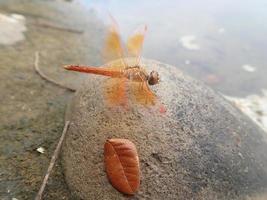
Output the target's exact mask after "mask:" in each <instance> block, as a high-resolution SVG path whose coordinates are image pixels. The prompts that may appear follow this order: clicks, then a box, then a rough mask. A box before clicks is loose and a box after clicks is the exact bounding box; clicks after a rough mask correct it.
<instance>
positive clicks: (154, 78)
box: [148, 71, 159, 85]
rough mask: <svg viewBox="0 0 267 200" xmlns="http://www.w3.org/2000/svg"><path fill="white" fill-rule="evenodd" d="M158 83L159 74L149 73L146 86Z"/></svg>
mask: <svg viewBox="0 0 267 200" xmlns="http://www.w3.org/2000/svg"><path fill="white" fill-rule="evenodd" d="M158 82H159V73H158V72H156V71H152V72H150V74H149V76H148V84H149V85H155V84H157V83H158Z"/></svg>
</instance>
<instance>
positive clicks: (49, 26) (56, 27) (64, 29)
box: [35, 21, 84, 34]
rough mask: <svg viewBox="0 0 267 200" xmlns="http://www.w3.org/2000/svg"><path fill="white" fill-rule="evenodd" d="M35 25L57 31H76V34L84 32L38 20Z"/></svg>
mask: <svg viewBox="0 0 267 200" xmlns="http://www.w3.org/2000/svg"><path fill="white" fill-rule="evenodd" d="M35 25H37V26H40V27H43V28H50V29H55V30H58V31H65V32H70V33H76V34H82V33H83V32H84V31H82V30H76V29H71V28H67V27H61V26H57V25H54V24H49V23H45V22H39V21H37V23H35Z"/></svg>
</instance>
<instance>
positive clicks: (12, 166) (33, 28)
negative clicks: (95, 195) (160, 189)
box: [0, 1, 103, 200]
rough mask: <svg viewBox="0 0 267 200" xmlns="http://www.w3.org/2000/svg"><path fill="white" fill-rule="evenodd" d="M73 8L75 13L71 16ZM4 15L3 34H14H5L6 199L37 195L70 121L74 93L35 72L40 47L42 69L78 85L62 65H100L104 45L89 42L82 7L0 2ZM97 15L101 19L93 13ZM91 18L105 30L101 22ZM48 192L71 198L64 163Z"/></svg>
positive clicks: (2, 162)
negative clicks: (66, 119)
mask: <svg viewBox="0 0 267 200" xmlns="http://www.w3.org/2000/svg"><path fill="white" fill-rule="evenodd" d="M63 6H64V9H65V10H64V12H63V10H62V7H63ZM69 10H71V11H72V14H73V16H71V17H70V16H68V15H67V13H68V12H69ZM78 13H79V15H78ZM0 14H1V15H0V24H1V20H2V24H5V25H6V27H8V30H5V32H4V31H2V33H3V34H2V35H1V34H0V36H2V37H3V38H4V37H6V35H8V34H10V35H8V36H9V37H8V38H9V40H8V42H7V41H6V42H2V43H1V41H4V40H1V39H0V57H1V59H0V83H1V84H0V90H1V94H2V95H1V96H0V101H1V107H0V113H1V115H0V133H1V134H0V140H1V143H0V199H3V200H5V199H12V198H16V199H19V200H20V199H32V198H33V197H34V196H35V194H36V192H37V191H38V189H39V187H40V184H41V181H42V179H43V176H44V174H45V172H46V170H47V167H48V163H49V161H50V158H51V154H52V152H53V151H54V149H55V146H56V144H57V141H58V139H59V137H60V134H61V131H62V129H63V126H64V112H65V107H66V104H67V103H68V102H69V100H70V98H71V96H72V95H73V93H72V92H69V91H67V90H64V89H61V88H59V87H56V86H54V85H53V84H50V83H48V82H46V81H44V80H43V79H41V78H40V77H39V76H38V75H37V74H36V73H35V71H34V69H33V63H34V55H35V52H36V51H39V52H40V68H41V69H42V70H43V71H44V72H45V73H46V74H48V75H49V76H51V77H52V78H54V79H56V80H58V81H60V82H62V83H64V84H68V80H75V82H74V83H72V85H76V86H78V85H79V83H80V79H79V78H78V77H76V76H75V75H72V74H70V75H69V74H68V73H65V74H64V71H63V69H62V68H61V66H62V65H63V64H68V63H79V62H85V63H88V62H94V63H95V64H96V63H97V62H96V60H97V56H95V55H96V54H97V51H98V49H96V48H93V47H92V44H95V42H97V41H95V40H88V39H86V41H87V42H86V43H85V42H84V41H85V38H96V35H93V34H94V33H91V32H89V33H86V34H83V33H81V32H82V30H83V28H84V26H82V25H81V24H79V23H78V24H77V23H73V21H72V20H75V21H76V20H77V18H79V17H82V15H81V12H80V11H79V10H78V9H76V8H75V7H71V6H69V5H68V3H61V2H52V1H51V2H34V3H31V1H20V3H19V4H17V3H16V1H8V2H7V1H3V2H2V1H0ZM87 14H88V13H87ZM14 15H15V18H14ZM89 15H90V14H89ZM75 16H78V17H75ZM16 17H17V18H16ZM91 18H93V19H94V21H95V22H94V23H97V20H96V19H95V18H94V17H93V14H92V15H91ZM80 21H82V20H80ZM83 21H85V20H83ZM86 23H88V26H94V27H99V30H103V29H102V27H101V25H95V24H92V23H93V22H90V21H87V22H86ZM47 24H48V25H47ZM55 27H60V28H59V29H58V28H55ZM62 27H63V28H62ZM1 28H3V26H1V27H0V29H1ZM64 28H66V29H67V28H69V29H70V28H71V29H74V30H78V31H77V32H75V31H69V30H64ZM12 30H13V31H12ZM14 30H16V31H14ZM11 33H12V34H11ZM11 35H12V36H11ZM94 46H95V45H94ZM88 51H90V52H91V53H90V56H88V55H87V53H88ZM92 60H94V61H92ZM39 147H43V148H44V153H43V154H41V153H39V152H38V151H37V148H39ZM45 195H46V198H45V199H68V196H69V195H68V191H67V189H66V185H65V183H64V178H63V174H62V171H61V164H60V162H58V163H57V165H56V168H55V170H54V171H53V174H52V177H51V179H50V180H49V183H48V186H47V189H46V191H45Z"/></svg>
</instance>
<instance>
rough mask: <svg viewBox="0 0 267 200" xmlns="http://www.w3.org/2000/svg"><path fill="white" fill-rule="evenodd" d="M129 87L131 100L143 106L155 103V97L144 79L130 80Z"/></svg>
mask: <svg viewBox="0 0 267 200" xmlns="http://www.w3.org/2000/svg"><path fill="white" fill-rule="evenodd" d="M130 89H131V94H132V96H133V100H135V101H136V102H137V103H139V104H142V105H145V106H150V105H155V104H156V100H157V97H156V95H155V94H154V92H153V91H151V90H150V88H149V86H148V84H147V82H146V81H143V82H131V83H130Z"/></svg>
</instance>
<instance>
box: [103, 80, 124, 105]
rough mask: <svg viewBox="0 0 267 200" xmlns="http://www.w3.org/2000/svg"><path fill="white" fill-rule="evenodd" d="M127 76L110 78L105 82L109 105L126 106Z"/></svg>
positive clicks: (106, 97) (106, 98)
mask: <svg viewBox="0 0 267 200" xmlns="http://www.w3.org/2000/svg"><path fill="white" fill-rule="evenodd" d="M126 81H127V79H126V78H109V79H107V80H106V82H105V84H106V85H105V100H106V101H107V103H108V105H109V106H126V105H127V94H126V92H127V91H126Z"/></svg>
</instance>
